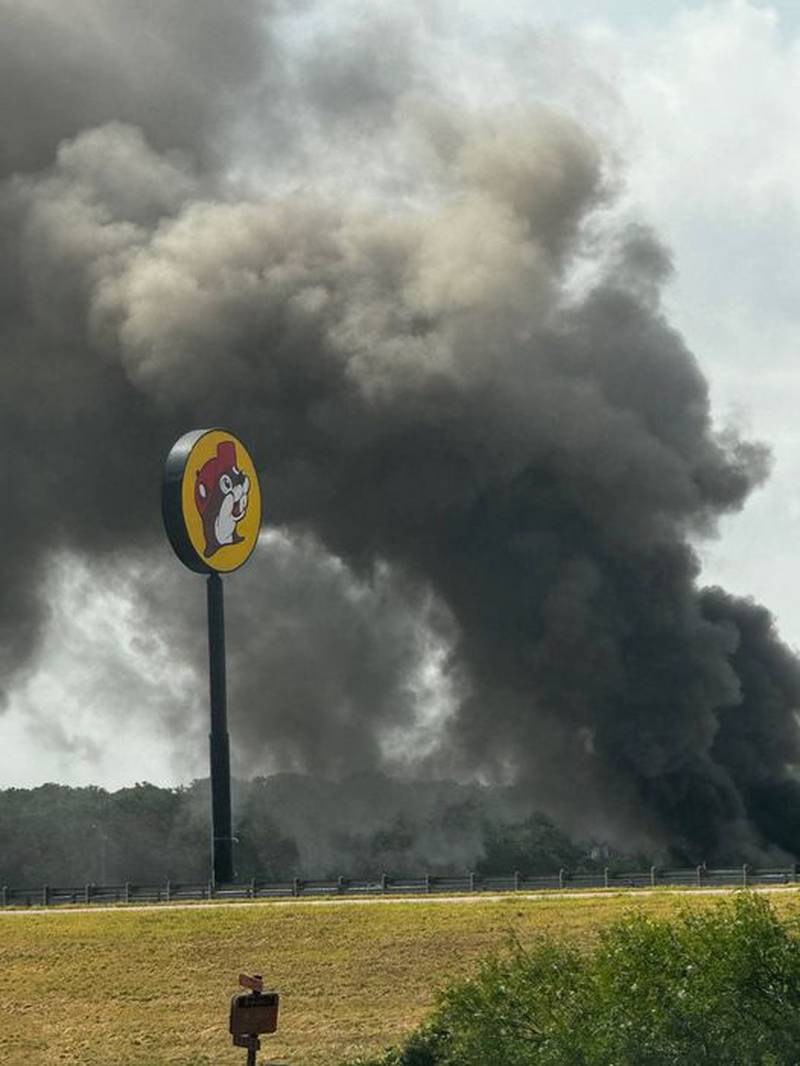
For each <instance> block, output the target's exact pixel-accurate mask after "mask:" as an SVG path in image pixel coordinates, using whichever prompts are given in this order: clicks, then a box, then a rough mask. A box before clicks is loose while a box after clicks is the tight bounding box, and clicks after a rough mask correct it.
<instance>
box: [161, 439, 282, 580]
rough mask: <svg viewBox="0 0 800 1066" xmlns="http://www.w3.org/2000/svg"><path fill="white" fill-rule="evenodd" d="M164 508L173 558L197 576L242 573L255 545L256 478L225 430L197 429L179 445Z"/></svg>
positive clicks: (167, 477) (170, 463)
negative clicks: (176, 558) (241, 569)
mask: <svg viewBox="0 0 800 1066" xmlns="http://www.w3.org/2000/svg"><path fill="white" fill-rule="evenodd" d="M161 505H162V512H163V515H164V526H165V527H166V531H167V536H168V537H169V540H170V543H171V544H172V547H173V548H174V549H175V554H176V555H177V556H178V558H179V559H180V560H181V562H182V563H183V564H184V565H185V566H188V567H189V569H190V570H194V571H195V572H196V573H198V574H210V573H212V572H213V571H216V572H218V573H229V572H230V571H231V570H238V569H239V567H240V566H242V565H243V564H244V563H246V562H247V560H248V559H249V557H250V554H251V552H252V551H253V549H254V548H255V546H256V543H257V541H258V533H259V530H260V528H261V490H260V488H259V484H258V477H257V475H256V469H255V466H254V465H253V460H252V459H251V458H250V455H249V453H248V451H247V449H246V448H245V446H244V445H243V444H242V442H241V441H240V440H238V439H237V438H236V437H234V435H233V434H232V433H228V431H227V430H224V429H195V430H192V432H191V433H187V434H185V435H184V436H183V437H181V438H180V440H179V441H177V442H176V444H175V446H174V447H173V449H172V451H171V452H170V453H169V455H168V456H167V462H166V465H165V468H164V484H163V492H162V500H161Z"/></svg>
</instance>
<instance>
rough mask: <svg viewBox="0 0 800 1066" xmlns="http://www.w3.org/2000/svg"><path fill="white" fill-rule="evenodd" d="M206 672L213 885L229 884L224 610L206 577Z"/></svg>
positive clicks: (216, 586) (215, 577) (212, 577)
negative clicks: (209, 717)
mask: <svg viewBox="0 0 800 1066" xmlns="http://www.w3.org/2000/svg"><path fill="white" fill-rule="evenodd" d="M207 589H208V672H209V683H210V695H211V733H210V734H209V738H208V739H209V745H210V751H211V825H212V842H211V854H212V862H213V871H214V873H213V878H214V883H215V884H226V883H230V882H231V881H233V833H232V831H231V758H230V741H229V739H228V707H227V696H226V690H225V610H224V605H223V595H222V578H221V577H220V576H219V574H217V573H213V574H209V576H208V585H207Z"/></svg>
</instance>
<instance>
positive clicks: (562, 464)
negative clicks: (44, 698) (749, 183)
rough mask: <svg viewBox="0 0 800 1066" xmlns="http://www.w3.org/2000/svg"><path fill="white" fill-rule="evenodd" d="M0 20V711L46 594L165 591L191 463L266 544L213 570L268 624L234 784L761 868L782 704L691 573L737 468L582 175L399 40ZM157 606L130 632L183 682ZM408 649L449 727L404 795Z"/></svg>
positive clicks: (753, 460)
mask: <svg viewBox="0 0 800 1066" xmlns="http://www.w3.org/2000/svg"><path fill="white" fill-rule="evenodd" d="M28 7H29V5H26V4H23V3H21V2H11V3H9V2H6V3H4V4H3V5H2V12H3V14H4V25H5V27H6V28H5V30H4V35H3V42H2V45H0V49H1V50H2V51H0V71H2V75H0V77H1V78H2V83H1V84H0V88H2V90H3V91H2V97H3V99H5V100H6V101H9V103H8V104H7V105H6V106H7V111H8V118H9V121H8V123H7V124H4V127H3V131H2V133H0V159H2V160H3V166H4V173H5V174H6V177H5V178H4V180H3V182H2V185H0V226H2V235H3V240H2V245H1V246H0V247H2V251H1V252H0V254H1V255H2V256H3V267H2V272H1V273H0V329H2V345H3V352H4V358H3V363H2V375H3V378H2V390H1V391H0V405H1V408H2V420H1V421H0V425H2V430H0V432H2V435H3V443H4V448H5V451H6V455H7V463H6V468H7V470H9V471H10V472H13V476H11V477H10V478H9V481H8V484H7V486H6V508H7V510H6V516H7V518H6V523H5V547H6V550H5V551H4V553H3V555H2V557H1V561H0V567H2V578H1V582H0V588H1V589H2V593H0V596H1V597H2V598H1V599H0V657H1V659H0V662H2V676H3V678H4V679H6V683H7V684H10V683H12V682H13V679H14V678H15V677H17V678H18V676H19V671H20V670H24V669H25V668H26V665H28V664H30V663H31V662H32V661H33V660H32V653H33V651H34V650H35V647H36V641H37V635H38V634H39V633H40V632H41V627H42V621H43V612H45V611H46V606H45V603H46V589H45V590H43V589H42V587H41V585H40V583H39V581H38V580H37V577H38V575H40V574H43V573H45V572H46V567H45V565H44V563H45V560H46V559H47V558H48V556H49V555H51V554H52V553H53V552H55V551H64V550H70V551H74V552H77V553H82V554H87V555H90V556H91V557H92V558H94V559H96V560H97V561H98V562H100V561H102V560H106V561H108V560H116V559H120V558H123V557H124V554H125V553H126V552H130V551H131V550H133V549H134V548H135V549H136V550H137V551H150V552H151V553H152V557H153V560H154V565H158V566H161V567H163V566H165V565H166V563H165V560H166V549H165V548H164V546H163V536H162V534H161V531H160V528H159V517H158V512H157V506H156V503H155V500H156V497H157V488H154V486H158V484H159V478H160V470H161V465H162V463H163V458H164V455H165V454H166V452H167V450H168V449H169V447H170V445H171V443H172V441H173V440H174V439H175V438H176V437H177V436H178V435H180V433H182V432H184V431H185V430H186V429H187V428H188V427H191V426H201V425H214V424H222V425H227V426H230V427H231V428H234V429H235V430H236V431H238V433H239V434H240V435H241V436H242V437H243V438H244V439H245V440H246V441H247V442H248V444H249V446H250V448H251V451H252V452H253V454H255V455H256V456H258V457H259V460H260V461H261V463H263V471H262V473H263V477H264V481H265V495H266V501H267V516H268V519H269V521H270V522H271V523H272V524H273V525H275V526H276V527H278V528H279V529H280V530H281V531H282V533H281V536H280V537H279V538H277V539H275V538H273V539H272V541H271V542H270V541H267V542H265V544H264V545H263V547H262V552H261V553H260V554H261V556H262V558H261V559H260V560H259V561H256V562H255V563H254V564H253V571H252V574H251V576H253V575H258V577H261V575H262V574H264V575H267V574H269V573H273V574H282V577H281V580H280V582H279V583H278V586H279V594H278V595H277V596H273V595H272V587H271V586H270V583H269V581H267V580H265V581H264V587H263V592H262V591H261V590H260V589H259V591H258V593H257V594H254V593H253V592H252V588H255V587H257V586H258V581H257V580H256V579H255V577H254V578H253V581H252V583H249V584H248V587H249V588H251V591H250V592H249V593H248V594H247V595H246V596H245V595H242V596H236V595H235V594H234V596H233V600H232V604H231V607H230V611H229V613H230V614H231V617H232V624H233V625H234V626H239V627H241V632H245V633H246V634H247V636H246V638H243V640H242V643H241V644H237V645H236V650H235V651H234V652H233V654H234V660H235V662H234V666H240V668H234V669H232V671H231V674H232V685H233V686H234V688H233V692H232V699H231V703H232V707H233V708H234V710H233V711H232V713H233V716H234V718H235V729H236V732H235V743H238V744H239V746H240V750H241V752H243V753H245V754H244V755H243V756H242V757H243V758H245V759H247V758H249V759H250V761H251V762H252V764H253V768H254V769H255V768H257V763H258V761H259V759H260V758H262V757H264V758H266V757H267V754H266V753H267V752H269V753H270V757H271V758H274V759H275V760H277V765H281V766H286V767H290V768H293V769H301V770H303V769H313V770H314V771H316V772H318V773H320V774H328V775H331V774H332V775H337V774H338V775H341V774H343V773H346V772H348V771H350V770H353V769H355V770H363V769H365V768H379V767H386V766H388V767H390V768H391V767H393V766H394V767H397V766H400V765H402V767H403V769H404V772H406V773H417V774H426V775H429V776H432V775H441V774H449V775H455V776H458V777H460V778H468V777H476V776H477V777H479V778H481V779H483V780H497V781H505V782H508V781H514V782H517V783H521V784H522V785H524V786H525V787H526V788H527V789H528V790H529V794H530V796H531V801H532V802H535V803H538V804H539V805H541V806H542V807H544V808H545V809H548V810H550V811H551V812H552V811H554V812H557V813H558V815H559V816H560V817H561V818H562V820H563V821H564V822H565V824H567V825H570V826H572V827H574V828H575V829H578V830H581V831H590V832H592V833H593V834H594V835H597V833H598V831H600V832H604V833H606V834H607V835H608V836H609V837H611V838H614V837H616V838H617V839H619V840H624V841H630V842H633V843H639V842H642V841H644V842H648V843H649V844H651V845H655V846H658V847H661V848H663V849H664V850H665V851H670V852H671V853H672V854H674V855H679V856H683V857H687V858H688V857H691V858H692V859H693V861H700V860H702V859H705V858H707V859H713V858H717V857H722V856H726V855H731V856H732V855H737V856H741V855H744V856H745V857H751V856H752V857H763V856H765V855H769V854H778V853H779V852H791V853H796V851H797V833H796V829H797V825H798V811H800V791H798V785H797V783H796V780H795V778H794V777H793V776H792V767H793V766H794V765H796V764H797V762H798V760H799V759H800V747H799V739H800V735H799V734H798V728H797V719H796V709H797V707H798V703H799V701H800V668H799V667H798V664H797V662H796V660H795V659H794V658H793V657H792V655H791V654H790V653H789V652H788V650H787V649H786V648H785V647H784V646H783V645H782V644H781V642H780V640H779V637H778V636H777V634H776V633H775V631H774V628H773V627H772V623H771V620H770V618H769V615H768V614H767V613H766V612H765V611H764V609H763V608H760V607H758V606H757V605H755V604H753V603H750V602H748V601H742V600H737V599H736V598H734V597H731V596H727V595H726V594H725V593H724V592H722V591H720V590H710V591H709V590H702V589H700V588H699V587H698V572H699V571H698V562H697V559H696V556H695V554H694V552H693V550H692V548H691V541H692V539H693V538H696V537H698V536H704V535H709V534H711V533H713V531H714V528H715V523H716V521H717V519H718V518H719V517H720V516H721V515H724V514H726V513H730V512H732V511H735V510H737V509H739V508H740V507H741V506H742V505H743V503H744V501H745V499H746V498H747V495H748V493H749V492H750V491H751V490H752V489H753V487H754V486H756V485H757V484H759V482H761V481H762V480H763V478H764V477H765V476H766V473H767V469H768V455H767V452H766V450H765V448H764V447H763V446H762V445H760V444H756V443H752V442H748V441H745V440H742V439H740V438H739V437H738V436H736V435H735V434H734V433H732V432H726V433H719V432H718V431H716V430H715V428H714V425H713V423H712V418H711V412H710V405H709V396H708V387H707V384H706V381H705V379H704V377H703V374H702V372H701V370H700V369H699V367H698V364H697V361H696V359H695V357H694V356H693V354H692V353H691V352H689V351H688V350H687V348H686V346H685V344H684V342H683V340H682V338H681V336H680V335H679V334H678V333H677V332H676V331H675V330H674V329H673V328H671V326H670V324H669V322H668V321H667V318H666V317H665V314H664V312H663V310H662V308H661V306H660V292H661V289H662V287H663V284H664V282H665V280H666V279H667V278H668V276H669V272H670V269H671V267H670V261H669V255H668V253H667V252H666V251H665V249H664V248H663V247H662V245H661V244H660V242H659V241H658V239H657V237H656V236H655V235H654V234H653V233H651V232H650V231H649V230H648V229H647V227H646V226H645V225H643V224H642V223H639V222H635V223H631V222H630V221H627V222H622V221H621V222H617V223H614V222H613V217H614V216H613V212H608V210H607V208H608V207H609V205H611V204H613V199H614V194H615V186H616V183H617V181H618V175H617V174H616V171H615V168H614V166H613V165H612V160H611V158H610V153H608V152H607V151H606V150H605V149H604V146H603V144H602V143H599V142H598V141H597V140H596V139H594V138H592V137H590V136H589V134H588V133H587V132H586V131H585V130H583V129H581V128H580V127H579V126H578V125H577V124H576V123H575V122H574V121H573V120H572V119H570V118H568V117H566V116H565V115H562V114H560V113H558V112H556V111H553V110H551V109H548V108H545V107H543V106H539V105H535V104H532V103H530V102H529V101H526V100H520V101H519V102H517V103H516V104H515V105H514V106H506V107H503V108H502V109H499V110H496V111H494V110H492V109H491V108H490V107H488V106H479V105H475V104H469V103H468V102H466V101H465V100H461V101H459V100H458V99H457V97H455V96H453V95H452V94H450V95H448V93H447V92H445V91H444V90H442V89H441V87H440V86H439V85H438V83H437V80H436V77H435V76H434V74H435V72H434V71H433V70H432V69H431V67H430V64H429V65H428V66H426V56H427V57H433V58H431V59H430V62H433V61H434V60H435V57H436V49H435V48H432V47H431V48H426V47H423V45H425V44H426V42H427V44H430V42H431V39H432V38H431V37H430V35H431V34H432V33H434V29H433V28H432V27H431V25H428V26H426V25H425V24H424V23H423V22H422V21H419V22H416V21H414V19H413V18H411V16H409V17H408V18H404V19H400V18H396V19H390V20H386V19H384V21H379V20H378V19H372V18H366V17H365V18H364V19H362V20H361V23H360V24H359V26H358V27H357V28H355V27H351V29H352V33H349V34H347V35H345V34H344V33H343V32H342V31H341V30H339V31H338V33H339V36H338V37H337V31H335V30H330V29H326V30H322V29H320V28H319V27H316V28H315V29H314V32H311V31H310V30H309V31H308V32H307V33H306V34H305V36H303V35H302V34H300V33H298V30H297V24H296V23H293V22H292V20H291V19H290V18H289V16H288V15H287V14H286V13H285V12H284V11H282V10H281V9H280V8H279V7H277V6H275V5H273V6H268V5H258V4H256V3H255V2H252V3H245V4H241V5H236V7H235V8H233V9H230V10H229V9H225V11H224V13H223V12H222V10H221V9H219V8H218V6H217V5H213V4H197V3H191V4H189V3H186V4H184V3H169V4H165V5H162V6H161V7H160V8H159V10H158V12H155V10H154V9H151V8H150V7H144V6H143V5H141V4H139V3H134V2H133V0H114V2H111V0H108V2H107V3H105V4H103V5H102V6H101V7H99V8H96V5H92V10H93V11H95V10H96V11H97V17H96V18H92V19H91V20H89V21H90V29H91V32H89V33H88V34H86V35H84V34H83V33H82V32H79V31H78V29H77V28H76V24H75V23H73V22H72V21H69V24H68V25H67V19H66V16H65V15H63V14H61V8H60V7H57V6H56V5H55V3H52V4H47V3H42V4H38V5H36V7H35V8H34V9H32V10H29V9H28ZM87 7H88V5H87ZM308 18H309V20H310V21H309V23H308V26H311V27H314V26H315V24H314V20H313V11H312V12H310V13H309V14H308ZM434 21H435V20H434ZM386 39H391V40H392V42H393V48H394V51H393V54H392V55H388V54H386V52H385V51H384V52H383V53H381V54H380V62H378V60H377V58H376V55H377V54H378V50H379V48H380V42H381V41H382V40H386ZM65 40H66V41H71V42H73V47H69V48H68V47H64V42H65ZM174 565H175V566H177V564H174ZM282 568H283V569H282ZM159 572H160V571H159ZM177 580H178V579H177V578H169V579H168V585H169V586H170V587H174V588H175V589H176V590H178V585H177V584H175V582H177ZM235 580H238V579H235ZM189 581H190V579H189V578H188V576H186V577H185V579H184V583H183V584H182V585H180V591H175V593H174V595H172V596H170V597H168V596H166V595H165V593H164V588H166V587H167V586H166V585H164V586H160V587H158V588H154V589H153V590H152V591H151V593H150V595H151V596H152V603H151V608H152V604H153V603H154V604H156V605H157V606H158V605H160V606H159V610H157V611H156V612H155V614H156V617H157V618H161V619H162V623H163V624H164V625H166V624H167V620H168V619H169V620H171V621H170V627H169V628H170V631H171V633H172V634H173V636H172V639H174V640H175V644H176V654H178V650H177V649H180V653H181V654H184V655H186V656H189V657H191V656H192V655H197V651H190V650H189V648H190V646H191V647H193V648H194V647H197V646H198V644H199V648H200V653H202V643H201V641H202V629H201V620H200V619H199V618H198V617H197V613H196V612H195V615H194V616H193V617H194V618H195V623H196V628H194V629H192V630H191V635H190V636H187V635H185V634H184V636H177V635H176V634H175V630H176V628H179V627H175V626H173V625H172V621H174V617H173V613H171V612H174V611H175V610H176V605H177V606H178V607H179V606H180V605H181V604H183V603H185V602H186V598H187V597H188V596H189V593H188V591H186V590H187V589H188V585H187V584H186V583H187V582H189ZM195 584H196V583H195ZM192 587H193V588H194V586H192ZM229 587H231V588H233V589H234V590H235V589H240V588H243V587H244V586H243V585H237V584H235V583H234V581H232V582H230V583H229ZM273 587H274V586H273ZM229 599H230V597H229ZM156 624H157V623H156ZM432 646H433V647H435V648H436V649H438V653H439V654H440V655H441V654H446V657H447V658H446V672H447V677H448V680H449V683H450V685H451V691H452V693H454V694H455V696H454V707H452V708H451V709H450V710H451V713H450V714H449V715H447V716H442V718H443V720H442V721H441V722H440V723H439V726H438V735H437V738H436V741H435V742H434V743H431V742H429V743H427V744H426V745H425V747H424V751H423V750H420V751H418V752H417V751H414V752H410V753H406V757H405V758H404V757H403V753H402V742H398V736H401V737H402V734H403V730H404V729H406V730H407V731H408V732H409V733H413V731H414V729H415V728H417V727H418V726H419V722H420V716H421V715H423V710H422V709H421V700H420V694H419V674H420V669H421V668H420V662H421V660H423V659H424V657H425V655H426V654H427V653H429V652H430V649H431V647H432ZM443 649H444V650H443ZM278 664H280V665H278ZM423 716H424V715H423ZM390 734H392V736H393V740H392V743H388V742H387V736H389V735H390ZM428 740H429V741H430V737H429V738H428ZM392 744H393V745H394V746H393V747H392ZM398 745H399V746H398ZM262 753H263V756H262Z"/></svg>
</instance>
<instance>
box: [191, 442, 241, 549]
mask: <svg viewBox="0 0 800 1066" xmlns="http://www.w3.org/2000/svg"><path fill="white" fill-rule="evenodd" d="M249 491H250V478H249V477H248V476H247V474H245V473H244V472H243V471H242V470H240V469H239V467H238V466H237V462H236V445H235V444H234V442H233V441H232V440H226V441H221V442H220V443H219V444H218V445H217V454H216V455H215V456H214V457H213V458H211V459H209V460H208V461H207V462H205V463H204V464H203V466H202V467H201V468H200V469H199V470H198V471H197V476H196V480H195V486H194V502H195V504H196V506H197V510H198V512H199V514H200V517H201V519H202V522H203V535H204V536H205V541H206V543H205V548H204V549H203V555H204V556H205V557H206V559H209V558H210V557H211V556H212V555H214V553H215V552H217V551H219V549H220V548H222V547H224V546H225V545H226V544H241V543H242V541H243V540H244V537H243V536H241V534H240V533H238V532H237V529H236V526H237V524H238V523H239V522H241V521H242V519H243V518H244V516H245V514H246V512H247V501H248V493H249Z"/></svg>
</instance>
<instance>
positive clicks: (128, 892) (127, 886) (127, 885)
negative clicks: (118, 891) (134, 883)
mask: <svg viewBox="0 0 800 1066" xmlns="http://www.w3.org/2000/svg"><path fill="white" fill-rule="evenodd" d="M130 901H131V883H130V881H126V882H125V902H126V903H130Z"/></svg>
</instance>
